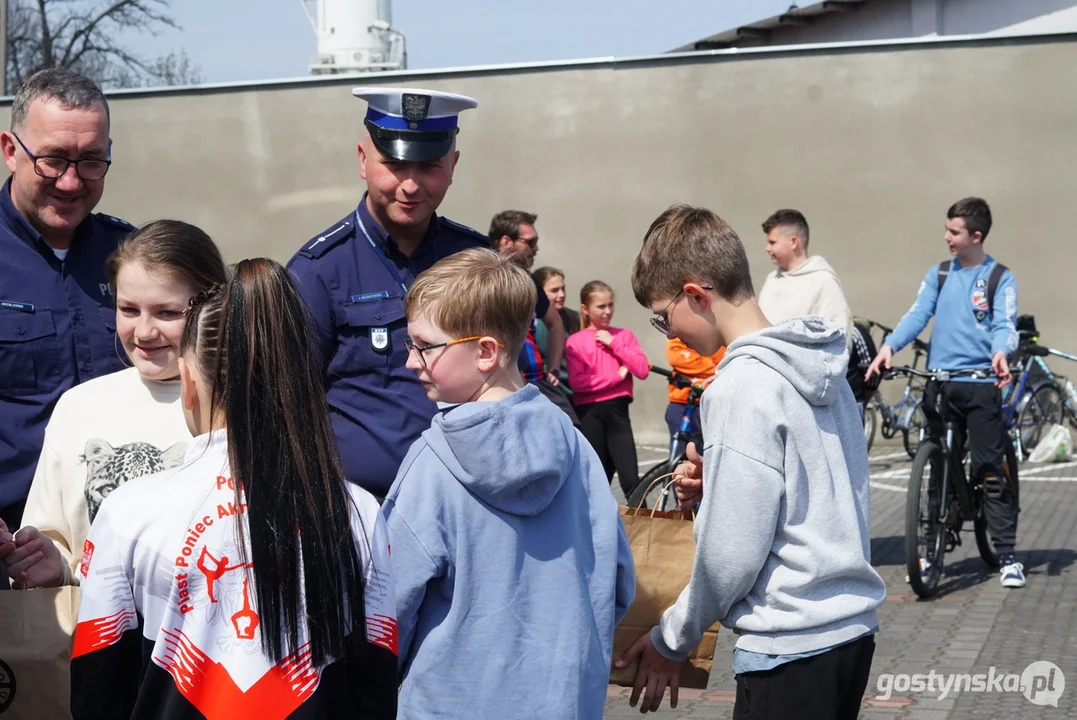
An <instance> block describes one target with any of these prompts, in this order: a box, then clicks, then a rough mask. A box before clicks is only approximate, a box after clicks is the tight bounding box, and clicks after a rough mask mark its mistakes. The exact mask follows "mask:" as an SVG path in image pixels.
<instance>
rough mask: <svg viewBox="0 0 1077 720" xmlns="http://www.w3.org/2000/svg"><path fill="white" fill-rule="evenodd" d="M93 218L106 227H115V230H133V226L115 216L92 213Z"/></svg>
mask: <svg viewBox="0 0 1077 720" xmlns="http://www.w3.org/2000/svg"><path fill="white" fill-rule="evenodd" d="M94 217H96V218H97V219H98V220H100V221H101V222H103V223H105V224H106V225H111V226H112V227H117V228H119V229H121V230H134V229H135V226H134V225H132V224H131V223H129V222H127V221H126V220H121V219H120V218H118V217H116V216H115V215H106V214H105V213H94Z"/></svg>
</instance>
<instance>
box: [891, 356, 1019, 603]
mask: <svg viewBox="0 0 1077 720" xmlns="http://www.w3.org/2000/svg"><path fill="white" fill-rule="evenodd" d="M885 374H886V375H890V376H891V377H893V376H896V375H899V374H911V375H915V376H917V377H919V378H922V379H924V380H926V381H928V382H932V381H934V382H935V383H936V384H937V387H938V392H937V393H935V398H934V399H935V404H934V409H935V411H936V413H937V415H938V418H940V419H941V421H942V422H941V429H942V432H941V434H940V433H939V429H940V426H939V425H936V424H935V423H929V424H928V433H927V436H926V437H925V438H924V441H923V442H922V443H921V444H920V449H919V450H917V451H916V457H915V458H914V459H913V463H912V472H911V474H910V477H909V490H908V495H907V497H906V504H905V568H906V572H907V573H908V578H909V584H910V585H912V589H913V591H914V592H915V593H916V594H917V595H918V596H920V597H923V598H926V597H931V596H932V595H934V594H935V592H936V590H937V589H938V583H939V579H940V578H941V577H942V573H943V567H944V565H943V560H944V557H945V555H946V553H948V552H951V551H953V550H954V549H955V548H956V547H957V546H958V545H960V544H961V531H962V530H963V529H964V524H965V522H966V521H967V520H972V525H973V532H974V534H975V536H976V547H977V549H978V550H979V553H980V557H981V558H982V559H983V561H984V563H986V564H987V566H988V567H989V568H991V569H992V570H994V569H997V568H998V566H999V558H998V554H997V553H996V552H995V549H994V548H993V547H992V545H991V539H990V538H989V537H988V528H987V516H986V514H985V510H984V508H985V504H986V490H985V489H984V487H983V484H982V483H974V482H971V481H970V479H969V477H968V473H967V471H966V465H967V464H968V449H967V447H966V440H967V431H966V429H965V427H964V426H963V424H962V423H961V422H960V421H959V420H958V419H957V418H955V417H954V413H953V412H952V408H951V406H950V402H949V387H950V385H949V383H950V381H951V380H953V379H955V378H959V377H968V378H972V379H985V378H987V377H990V376H991V374H992V373H991V372H990V371H989V370H956V371H952V372H951V371H945V370H927V371H924V370H917V369H915V368H911V367H907V366H905V367H895V368H891V369H890V370H887V371H886V373H885ZM1003 444H1004V446H1005V456H1004V458H1003V463H1002V465H1003V478H1002V485H1003V487H1002V489H1001V492H1002V494H1003V496H1004V497H1006V494H1007V493H1008V497H1009V501H1010V503H1011V504H1012V506H1013V507H1014V508H1015V509H1016V508H1019V507H1020V488H1019V484H1018V475H1017V455H1016V450H1015V448H1014V446H1013V443H1010V442H1004V443H1003ZM925 479H926V484H925ZM925 488H926V492H925Z"/></svg>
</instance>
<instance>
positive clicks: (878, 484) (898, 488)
mask: <svg viewBox="0 0 1077 720" xmlns="http://www.w3.org/2000/svg"><path fill="white" fill-rule="evenodd" d="M872 477H876V476H875V475H872ZM869 484H870V485H871V487H873V488H875V489H876V490H889V491H890V492H908V491H909V489H908V488H907V487H902V486H901V485H887V484H886V483H881V482H875V481H874V480H872V481H871V482H870V483H869Z"/></svg>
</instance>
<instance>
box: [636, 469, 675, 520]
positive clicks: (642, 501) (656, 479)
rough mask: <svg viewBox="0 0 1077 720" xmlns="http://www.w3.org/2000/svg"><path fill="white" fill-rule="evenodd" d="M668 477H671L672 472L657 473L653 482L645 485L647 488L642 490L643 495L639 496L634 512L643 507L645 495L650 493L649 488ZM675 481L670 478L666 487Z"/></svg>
mask: <svg viewBox="0 0 1077 720" xmlns="http://www.w3.org/2000/svg"><path fill="white" fill-rule="evenodd" d="M668 477H673V473H666V474H665V475H659V476H658V477H656V478H655V479H654V481H653V482H651V484H650V485H648V486H647V489H646V490H644V491H643V495H642V496H641V497H640V500H639V505H637V506H636V512H639V511H640V510H642V509H643V503H644V502H645V501H646V500H647V496H648V495H650V494H651V490H652V489H653V488H654V486H655V485H657V484H658V483H660V482H662V481H663V480H665V479H666V478H668ZM675 482H677V481H676V480H671V481H670V482H669V484H667V485H666V487H667V488H668V487H669V486H670V485H672V484H674V483H675Z"/></svg>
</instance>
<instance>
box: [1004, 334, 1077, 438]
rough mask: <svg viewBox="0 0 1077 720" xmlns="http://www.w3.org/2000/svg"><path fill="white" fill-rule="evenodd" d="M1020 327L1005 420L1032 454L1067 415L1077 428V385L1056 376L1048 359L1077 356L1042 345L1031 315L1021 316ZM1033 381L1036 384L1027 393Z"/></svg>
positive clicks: (1005, 399) (1075, 360)
mask: <svg viewBox="0 0 1077 720" xmlns="http://www.w3.org/2000/svg"><path fill="white" fill-rule="evenodd" d="M1017 326H1018V335H1019V336H1020V344H1019V345H1018V348H1017V352H1015V353H1014V356H1013V364H1014V367H1015V371H1014V375H1015V377H1017V378H1018V381H1017V382H1016V383H1015V384H1014V388H1013V389H1012V390H1011V391H1010V392H1008V393H1007V394H1006V395H1005V396H1004V398H1003V420H1004V422H1006V424H1007V428H1008V429H1009V431H1010V435H1011V437H1012V438H1013V441H1014V442H1015V443H1016V444H1017V445H1018V450H1019V452H1020V453H1021V455H1022V456H1023V457H1028V456H1029V455H1030V454H1031V452H1032V449H1033V448H1035V447H1036V445H1037V444H1038V443H1039V441H1040V439H1041V437H1042V434H1043V431H1044V430H1045V429H1046V428H1049V427H1050V426H1051V425H1053V424H1056V423H1057V424H1061V423H1062V422H1063V420H1065V419H1066V418H1067V417H1068V418H1069V421H1070V424H1071V425H1073V426H1074V427H1077V388H1074V386H1073V383H1071V382H1070V380H1069V378H1067V377H1064V376H1061V375H1056V374H1055V373H1054V372H1053V371H1052V370H1051V368H1050V367H1049V366H1048V365H1047V362H1046V361H1045V360H1044V358H1046V357H1047V356H1049V355H1054V356H1056V357H1060V358H1063V359H1066V360H1071V361H1074V362H1077V355H1071V354H1069V353H1066V352H1062V351H1061V350H1055V349H1054V348H1049V347H1044V346H1042V345H1040V344H1039V339H1040V338H1039V331H1038V330H1036V322H1035V318H1033V317H1032V316H1031V315H1022V316H1021V317H1019V318H1018V319H1017ZM1032 384H1034V385H1035V387H1033V388H1032V389H1031V390H1028V391H1027V392H1026V389H1027V388H1028V387H1029V386H1030V385H1032Z"/></svg>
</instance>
